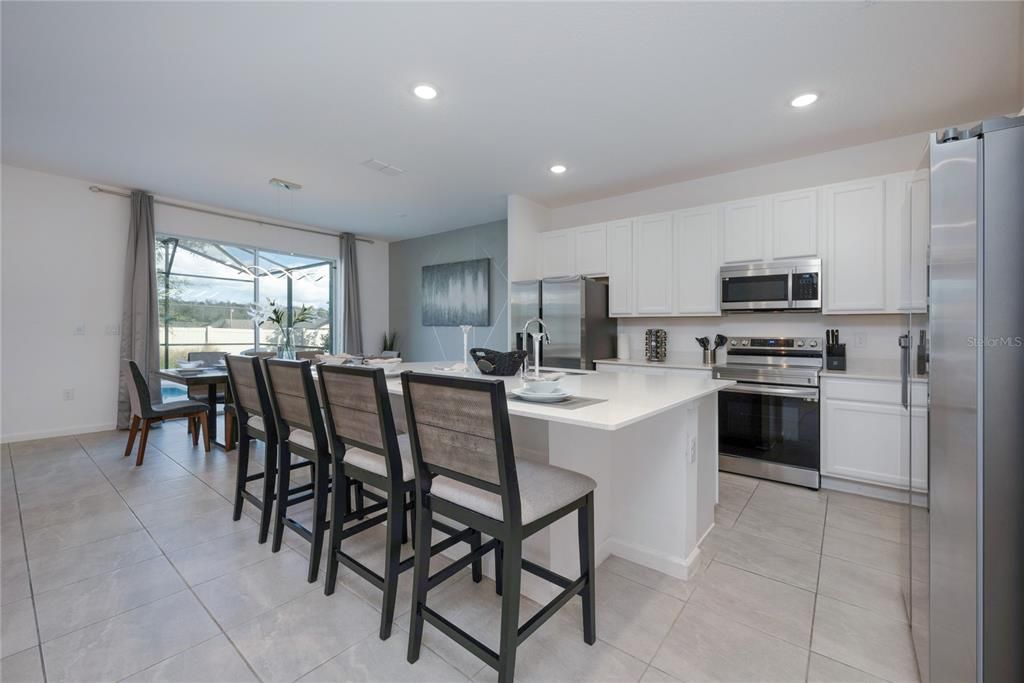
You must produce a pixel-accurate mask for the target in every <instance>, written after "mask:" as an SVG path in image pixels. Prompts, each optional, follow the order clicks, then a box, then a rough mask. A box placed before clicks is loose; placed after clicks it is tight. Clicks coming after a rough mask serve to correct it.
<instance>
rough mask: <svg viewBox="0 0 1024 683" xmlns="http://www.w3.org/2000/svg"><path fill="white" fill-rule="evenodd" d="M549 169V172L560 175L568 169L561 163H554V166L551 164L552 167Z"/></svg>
mask: <svg viewBox="0 0 1024 683" xmlns="http://www.w3.org/2000/svg"><path fill="white" fill-rule="evenodd" d="M550 170H551V172H552V173H554V174H555V175H562V174H563V173H565V172H566V171H568V170H569V169H567V168H566V167H565V166H563V165H562V164H555V165H554V166H552V167H551V169H550Z"/></svg>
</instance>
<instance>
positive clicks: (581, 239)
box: [575, 223, 608, 276]
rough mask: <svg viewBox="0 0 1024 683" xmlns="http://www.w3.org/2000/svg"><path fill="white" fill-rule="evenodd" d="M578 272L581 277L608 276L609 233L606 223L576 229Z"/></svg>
mask: <svg viewBox="0 0 1024 683" xmlns="http://www.w3.org/2000/svg"><path fill="white" fill-rule="evenodd" d="M575 232H576V272H577V273H578V274H579V275H584V276H588V275H589V276H593V275H607V274H608V232H607V228H606V227H605V224H604V223H599V224H597V225H584V226H583V227H580V228H576V230H575Z"/></svg>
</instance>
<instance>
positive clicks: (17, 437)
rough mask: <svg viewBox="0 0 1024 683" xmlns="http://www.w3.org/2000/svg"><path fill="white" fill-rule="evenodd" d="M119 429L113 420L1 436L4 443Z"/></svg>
mask: <svg viewBox="0 0 1024 683" xmlns="http://www.w3.org/2000/svg"><path fill="white" fill-rule="evenodd" d="M115 429H117V425H116V424H114V423H113V422H108V423H104V424H96V425H78V426H77V427H65V428H64V429H48V430H45V431H42V432H20V433H15V434H4V435H3V436H0V441H3V443H18V442H20V441H35V440H37V439H50V438H53V437H56V436H75V435H77V434H93V433H95V432H109V431H113V430H115Z"/></svg>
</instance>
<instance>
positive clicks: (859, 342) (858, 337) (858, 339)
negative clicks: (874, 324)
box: [853, 334, 865, 349]
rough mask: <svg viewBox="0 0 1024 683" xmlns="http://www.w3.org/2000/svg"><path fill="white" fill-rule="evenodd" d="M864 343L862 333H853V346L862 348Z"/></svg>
mask: <svg viewBox="0 0 1024 683" xmlns="http://www.w3.org/2000/svg"><path fill="white" fill-rule="evenodd" d="M864 344H865V341H864V335H863V334H855V335H853V345H854V347H855V348H858V349H863V348H864Z"/></svg>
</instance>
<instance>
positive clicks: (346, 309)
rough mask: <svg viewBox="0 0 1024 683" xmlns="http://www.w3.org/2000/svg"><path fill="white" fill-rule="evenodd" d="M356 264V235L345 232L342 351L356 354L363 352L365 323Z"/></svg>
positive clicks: (342, 257)
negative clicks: (360, 308) (360, 309)
mask: <svg viewBox="0 0 1024 683" xmlns="http://www.w3.org/2000/svg"><path fill="white" fill-rule="evenodd" d="M358 272H359V271H358V269H357V266H356V236H355V235H353V234H351V233H347V232H346V233H344V234H342V236H341V277H342V292H343V295H344V299H343V301H342V308H341V311H342V321H341V338H342V340H343V342H344V348H342V351H344V352H345V353H351V354H355V355H361V354H362V353H363V323H362V320H361V319H360V315H359V277H358Z"/></svg>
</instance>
